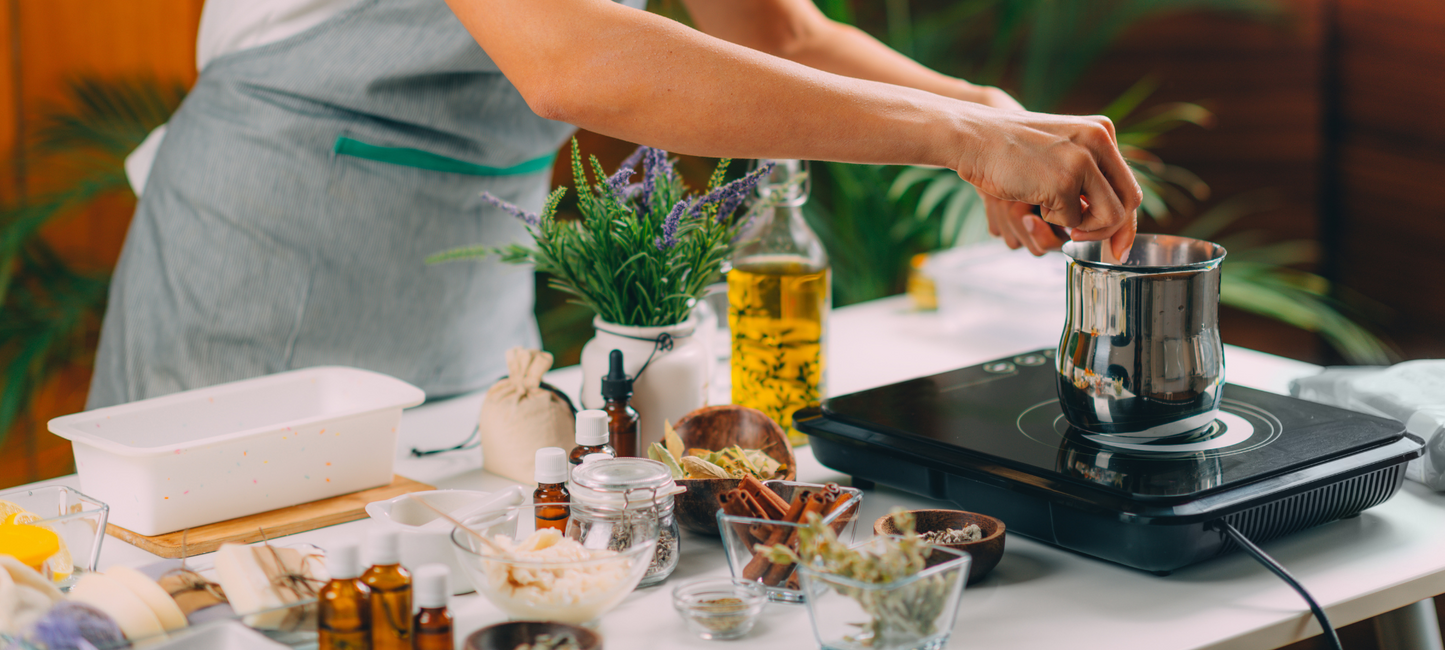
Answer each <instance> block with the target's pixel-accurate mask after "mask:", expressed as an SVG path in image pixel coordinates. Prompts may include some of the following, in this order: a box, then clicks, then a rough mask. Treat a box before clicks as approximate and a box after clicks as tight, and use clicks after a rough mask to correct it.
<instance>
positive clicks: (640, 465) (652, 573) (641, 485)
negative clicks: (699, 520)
mask: <svg viewBox="0 0 1445 650" xmlns="http://www.w3.org/2000/svg"><path fill="white" fill-rule="evenodd" d="M567 490H568V491H569V492H571V493H572V519H571V521H569V522H568V524H567V526H568V536H569V537H575V538H576V539H580V540H584V542H583V543H584V544H588V542H587V541H585V540H589V539H590V538H593V537H595V536H600V535H607V536H608V539H609V541H608V547H609V548H612V547H617V548H623V547H626V546H627V539H626V537H625V536H626V535H628V534H629V531H631V530H633V527H632V526H625V525H619V524H622V523H625V522H626V520H628V519H631V518H637V517H645V518H653V519H656V520H657V550H656V551H655V552H654V554H653V557H652V563H651V564H650V565H649V566H648V567H647V574H646V575H644V576H643V578H642V582H641V583H640V584H638V586H639V587H649V586H652V585H655V584H658V583H660V582H662V581H663V580H666V579H667V577H668V576H670V575H672V572H673V570H674V569H676V568H677V559H678V551H679V543H680V540H681V534H680V531H679V529H678V525H677V516H676V515H675V514H674V513H673V501H672V497H673V495H675V494H678V493H680V492H683V491H686V490H687V488H685V487H683V486H680V485H678V484H677V483H675V482H674V481H673V480H672V472H670V471H668V469H667V466H666V465H663V464H662V463H659V462H657V461H655V460H652V459H649V458H612V459H598V460H593V461H589V462H586V463H583V464H582V465H579V466H577V467H574V468H573V469H572V478H571V480H569V481H568V483H567ZM573 527H576V528H577V530H576V531H575V532H574V530H573Z"/></svg>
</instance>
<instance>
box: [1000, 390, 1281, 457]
mask: <svg viewBox="0 0 1445 650" xmlns="http://www.w3.org/2000/svg"><path fill="white" fill-rule="evenodd" d="M1058 404H1059V400H1058V399H1057V398H1056V399H1051V400H1046V401H1043V402H1039V403H1038V404H1035V405H1033V406H1030V407H1028V408H1026V409H1024V411H1023V412H1022V413H1020V414H1019V416H1018V419H1017V420H1015V422H1014V425H1015V427H1016V428H1017V430H1018V432H1019V433H1021V434H1023V436H1024V437H1025V438H1028V439H1029V440H1032V441H1034V442H1037V443H1039V444H1042V445H1046V446H1048V447H1050V448H1057V447H1058V446H1059V444H1060V442H1062V441H1063V440H1065V439H1066V438H1068V439H1070V440H1075V441H1076V440H1079V439H1083V440H1087V441H1089V442H1091V443H1093V444H1095V445H1098V446H1099V447H1101V448H1108V449H1113V450H1124V451H1125V452H1134V453H1129V454H1128V455H1129V456H1130V457H1132V458H1137V459H1149V458H1158V459H1160V460H1166V459H1169V458H1171V457H1173V455H1174V454H1202V456H1201V459H1202V458H1219V457H1223V456H1232V455H1235V454H1242V453H1245V452H1248V451H1252V450H1255V449H1259V448H1260V447H1263V446H1265V445H1268V444H1270V443H1272V442H1274V441H1275V440H1278V439H1279V437H1280V436H1281V435H1282V434H1283V433H1284V425H1283V424H1282V423H1281V422H1280V420H1279V418H1277V417H1275V416H1274V414H1272V413H1270V412H1269V411H1267V410H1265V409H1262V408H1259V407H1258V406H1255V405H1253V404H1247V403H1245V402H1240V401H1238V400H1232V399H1225V400H1222V402H1221V404H1220V408H1219V417H1218V418H1216V419H1215V421H1214V422H1213V423H1212V424H1210V425H1209V428H1208V429H1206V430H1205V431H1202V432H1196V433H1192V434H1188V435H1187V436H1173V437H1170V438H1163V439H1160V440H1156V441H1152V442H1140V441H1139V440H1138V439H1137V438H1127V439H1121V438H1114V437H1112V436H1108V435H1099V434H1091V433H1083V432H1081V431H1078V430H1075V429H1073V427H1071V426H1070V425H1069V423H1068V421H1066V420H1065V419H1064V416H1063V412H1062V410H1061V409H1060V408H1059V406H1058ZM1045 432H1046V433H1045ZM1180 438H1182V440H1179V441H1177V442H1174V440H1177V439H1180Z"/></svg>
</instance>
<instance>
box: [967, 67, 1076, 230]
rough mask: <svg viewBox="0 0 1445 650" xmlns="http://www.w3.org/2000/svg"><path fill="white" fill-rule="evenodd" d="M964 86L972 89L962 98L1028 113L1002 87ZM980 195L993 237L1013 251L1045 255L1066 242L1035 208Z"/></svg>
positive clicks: (1021, 203) (983, 194)
mask: <svg viewBox="0 0 1445 650" xmlns="http://www.w3.org/2000/svg"><path fill="white" fill-rule="evenodd" d="M963 83H964V84H966V85H967V86H968V87H967V88H965V89H964V90H963V91H961V96H960V97H959V99H964V100H972V101H974V102H975V103H978V104H983V105H984V106H989V107H992V108H997V109H1001V110H1006V111H1023V110H1024V107H1023V104H1020V103H1019V102H1018V100H1016V99H1014V98H1013V96H1012V95H1010V94H1008V93H1007V92H1004V91H1003V90H1002V89H1000V88H995V87H993V86H974V85H972V84H967V82H963ZM979 196H980V197H982V198H983V207H984V212H985V214H987V216H988V232H989V234H991V235H993V236H994V237H1001V238H1002V239H1003V242H1004V244H1006V245H1007V246H1008V247H1009V248H1010V249H1013V250H1018V249H1019V248H1020V247H1022V248H1027V249H1028V250H1029V252H1030V253H1033V254H1034V255H1043V254H1044V252H1046V251H1049V250H1053V249H1057V248H1059V247H1060V246H1063V245H1064V240H1062V239H1059V237H1058V236H1057V235H1055V234H1054V231H1053V229H1051V228H1049V226H1048V224H1046V223H1044V221H1043V219H1040V218H1039V217H1038V215H1036V214H1034V209H1033V206H1031V205H1029V204H1027V203H1023V202H1020V201H1007V200H1004V199H1000V198H997V197H995V196H993V195H991V194H986V193H984V192H979Z"/></svg>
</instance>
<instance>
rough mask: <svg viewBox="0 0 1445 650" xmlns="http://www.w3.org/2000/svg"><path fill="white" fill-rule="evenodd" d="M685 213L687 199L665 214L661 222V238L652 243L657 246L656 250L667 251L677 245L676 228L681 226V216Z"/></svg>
mask: <svg viewBox="0 0 1445 650" xmlns="http://www.w3.org/2000/svg"><path fill="white" fill-rule="evenodd" d="M687 211H688V201H687V199H683V200H681V201H678V202H677V205H674V206H672V212H669V213H667V218H666V219H663V220H662V236H661V237H658V238H657V240H656V241H654V242H653V243H654V244H656V245H657V250H660V251H661V250H667V249H669V248H672V247H673V246H676V245H677V228H678V226H681V225H682V214H683V213H684V212H687Z"/></svg>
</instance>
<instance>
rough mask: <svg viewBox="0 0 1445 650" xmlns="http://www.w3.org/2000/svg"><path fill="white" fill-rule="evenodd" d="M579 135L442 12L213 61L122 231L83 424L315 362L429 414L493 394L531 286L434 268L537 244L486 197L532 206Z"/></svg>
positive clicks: (521, 340)
mask: <svg viewBox="0 0 1445 650" xmlns="http://www.w3.org/2000/svg"><path fill="white" fill-rule="evenodd" d="M625 3H626V4H628V5H631V6H633V7H635V8H640V7H641V5H642V4H643V0H626V2H625ZM572 132H573V127H571V126H570V125H567V124H563V123H560V122H553V121H550V120H546V119H543V118H541V117H538V116H537V115H536V114H534V113H533V112H532V111H531V109H529V108H528V107H527V104H526V103H525V102H524V101H523V99H522V97H521V95H520V94H519V93H518V92H517V90H516V88H515V87H514V86H513V85H512V84H511V82H509V81H508V80H507V79H506V78H505V77H504V76H503V75H502V74H501V72H500V71H499V70H498V69H497V66H496V64H495V63H493V62H492V61H491V59H490V58H489V57H487V55H486V54H485V53H484V52H483V51H482V49H481V48H480V47H479V46H478V45H477V43H476V41H475V40H473V39H472V37H471V36H470V35H469V34H468V33H467V32H466V30H465V29H463V27H462V25H461V23H460V22H459V21H458V20H457V19H456V17H455V16H454V15H453V14H452V12H451V10H450V9H448V8H447V6H446V4H445V3H444V2H443V0H362V1H361V2H359V3H358V4H357V5H355V6H353V7H351V8H349V9H347V10H345V11H343V12H341V13H340V14H338V15H337V16H334V17H332V18H331V19H329V20H327V21H325V22H323V23H322V24H321V25H318V26H317V27H314V28H312V29H309V30H307V31H305V32H302V33H300V34H297V35H295V36H292V37H290V38H287V39H285V40H282V41H279V42H276V43H271V44H268V45H263V46H259V47H255V48H251V49H247V50H243V51H241V52H237V53H235V54H231V55H228V56H224V57H222V58H220V59H217V60H216V61H214V62H212V63H211V64H210V65H208V66H207V67H206V69H205V70H204V71H202V74H201V76H200V79H199V80H198V81H197V83H196V87H195V88H194V89H193V90H192V91H191V93H190V94H189V96H187V98H186V100H185V102H184V103H183V104H182V106H181V108H180V109H179V110H178V111H177V112H176V114H175V115H174V116H173V117H172V118H171V120H170V123H169V126H168V128H167V133H166V137H165V140H164V141H163V143H162V145H161V148H160V151H159V152H158V153H157V157H156V161H155V167H154V168H153V170H152V172H151V175H150V178H149V180H148V181H147V185H146V187H145V191H144V193H143V195H142V198H141V201H140V205H139V206H138V208H137V210H136V214H135V217H134V220H133V221H132V223H131V226H130V230H129V232H128V233H127V236H126V242H125V248H124V251H123V252H122V254H121V260H120V263H119V265H118V266H117V268H116V272H115V276H114V280H113V284H112V286H111V291H110V304H109V309H108V311H107V312H106V316H105V323H104V326H103V327H102V332H101V341H100V349H99V351H98V353H97V358H96V367H95V378H94V380H93V381H92V384H91V391H90V397H89V403H88V405H87V406H88V408H96V407H101V406H107V405H111V404H117V403H121V402H129V401H134V400H138V399H145V398H149V397H155V396H159V395H164V394H167V393H172V392H176V391H181V390H187V389H191V388H197V387H201V386H208V385H213V384H217V383H222V382H227V381H234V380H239V379H245V378H249V377H255V376H259V375H264V374H270V373H275V372H280V371H284V370H290V369H294V368H303V367H308V366H317V365H346V366H355V367H360V368H366V369H370V370H375V371H378V372H383V373H386V374H389V375H393V376H395V377H398V378H401V379H403V380H405V381H408V382H411V383H413V384H416V385H417V386H420V387H421V388H423V389H425V390H426V392H427V395H428V396H430V397H437V396H444V395H450V394H455V393H460V392H465V391H470V390H474V389H477V388H481V387H483V386H486V385H487V384H489V383H490V382H492V381H494V380H496V379H497V378H498V377H500V376H502V375H503V374H505V372H506V364H505V359H504V353H505V351H506V350H507V349H508V348H510V347H513V346H518V345H522V346H528V347H537V346H538V345H539V339H538V334H537V326H536V322H535V320H534V318H533V316H532V300H533V296H532V291H533V287H532V284H533V283H532V271H531V269H530V268H527V267H517V266H510V265H505V264H502V263H500V262H499V261H497V260H495V259H487V260H484V261H480V262H453V263H447V264H440V265H435V266H428V265H427V264H425V262H424V259H425V258H426V256H428V255H430V254H432V253H436V252H439V251H443V250H446V249H449V248H454V247H457V246H463V245H469V244H487V245H502V244H507V243H511V242H519V241H525V240H526V238H527V237H528V235H527V233H526V230H525V228H524V227H523V225H522V224H521V223H520V222H518V221H516V220H515V219H514V218H512V217H511V216H509V215H507V214H505V213H504V212H502V211H500V210H498V209H496V208H494V207H492V206H490V205H488V204H487V203H485V202H484V201H482V200H481V198H480V197H479V196H478V195H479V194H480V193H481V192H482V191H483V190H486V191H488V192H491V193H492V194H494V195H496V196H498V197H500V198H502V199H503V200H505V201H509V202H511V203H514V204H517V205H519V206H522V207H523V208H525V209H528V210H531V211H537V210H538V209H540V207H541V204H542V200H543V198H544V197H545V195H546V192H547V189H548V185H549V183H550V169H551V160H552V156H553V155H554V152H556V151H557V149H558V148H559V147H560V146H561V145H562V144H563V143H564V142H565V141H566V139H567V137H568V136H569V135H570V134H571V133H572Z"/></svg>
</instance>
